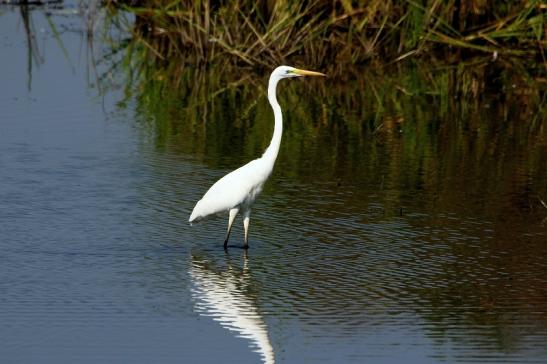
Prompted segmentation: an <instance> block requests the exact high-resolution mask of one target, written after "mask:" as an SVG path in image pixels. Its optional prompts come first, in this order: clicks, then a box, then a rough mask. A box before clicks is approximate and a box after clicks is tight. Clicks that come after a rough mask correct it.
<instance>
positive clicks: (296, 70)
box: [293, 68, 326, 77]
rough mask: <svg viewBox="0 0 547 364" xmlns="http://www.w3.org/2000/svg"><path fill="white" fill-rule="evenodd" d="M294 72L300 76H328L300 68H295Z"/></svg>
mask: <svg viewBox="0 0 547 364" xmlns="http://www.w3.org/2000/svg"><path fill="white" fill-rule="evenodd" d="M293 72H294V73H296V74H297V75H300V76H323V77H324V76H326V75H325V74H324V73H321V72H314V71H306V70H300V69H298V68H295V69H294V70H293Z"/></svg>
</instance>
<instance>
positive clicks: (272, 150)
mask: <svg viewBox="0 0 547 364" xmlns="http://www.w3.org/2000/svg"><path fill="white" fill-rule="evenodd" d="M300 76H325V75H324V74H323V73H319V72H313V71H306V70H301V69H298V68H294V67H289V66H279V67H277V68H276V69H275V70H274V71H273V72H272V74H271V75H270V81H269V84H268V101H270V105H271V106H272V109H273V113H274V119H275V126H274V132H273V137H272V140H271V142H270V145H269V146H268V148H267V149H266V151H265V152H264V154H262V157H260V158H258V159H255V160H253V161H251V162H249V163H247V164H245V165H244V166H242V167H239V168H238V169H236V170H235V171H233V172H230V173H228V174H227V175H225V176H224V177H222V178H221V179H219V180H218V181H217V182H216V183H215V184H214V185H213V186H211V188H209V190H208V191H207V192H206V193H205V195H204V196H203V197H202V198H201V200H199V201H198V202H197V203H196V206H195V207H194V210H193V211H192V214H191V215H190V219H189V221H190V222H194V221H199V220H201V219H203V218H205V217H207V216H210V215H214V214H218V213H220V212H224V211H229V217H228V231H227V232H226V239H225V240H224V249H226V248H227V247H228V239H229V237H230V230H231V229H232V224H233V222H234V219H235V217H236V215H237V214H238V212H239V211H241V212H242V213H243V227H244V229H245V243H244V245H243V248H245V249H247V248H248V247H249V217H250V215H251V206H252V205H253V203H254V201H255V199H256V198H257V196H258V195H259V194H260V192H261V191H262V186H263V185H264V182H266V180H267V179H268V177H269V176H270V174H271V173H272V170H273V166H274V163H275V160H276V158H277V153H278V152H279V145H280V144H281V134H282V131H283V116H282V114H281V107H280V106H279V103H278V102H277V97H276V88H277V83H278V82H279V81H280V80H281V79H283V78H290V77H300Z"/></svg>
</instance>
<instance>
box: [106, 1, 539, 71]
mask: <svg viewBox="0 0 547 364" xmlns="http://www.w3.org/2000/svg"><path fill="white" fill-rule="evenodd" d="M106 3H107V4H109V5H110V7H111V8H112V9H123V10H124V11H127V12H129V13H131V14H134V15H135V18H136V21H135V28H134V31H135V33H136V34H138V35H139V36H140V37H142V41H143V42H145V43H146V42H150V41H151V40H152V39H154V43H156V45H158V44H160V45H161V46H159V47H156V46H152V47H151V48H152V49H154V50H155V52H154V56H156V57H158V58H159V59H168V58H170V57H173V56H175V55H176V56H177V57H181V58H183V59H185V61H186V62H191V63H210V64H224V65H225V64H227V63H228V64H232V65H238V66H250V67H253V68H256V67H261V66H262V67H266V68H268V69H269V68H271V67H272V66H274V65H278V64H281V63H284V62H288V61H291V62H292V63H302V64H307V65H314V66H316V67H322V68H323V69H324V68H325V67H329V68H331V69H332V70H331V71H337V70H338V69H340V67H343V66H345V65H348V64H360V63H364V62H369V61H371V60H377V61H381V62H383V63H385V62H398V61H401V60H403V59H405V58H408V57H420V58H424V57H426V58H428V59H435V60H437V59H442V60H444V61H447V62H459V61H461V60H462V59H467V58H470V57H472V56H475V55H477V54H485V53H486V54H489V55H490V56H492V57H504V56H513V57H520V58H522V59H527V60H528V61H529V62H530V63H539V64H542V67H543V68H545V67H547V62H546V55H545V48H546V45H547V40H546V37H547V28H546V18H547V5H546V4H545V3H543V2H541V1H539V0H524V1H523V0H517V1H503V2H502V1H495V0H447V1H440V0H406V1H394V0H368V1H364V0H361V1H344V0H339V1H336V0H334V1H326V0H316V1H291V0H280V1H269V0H256V1H250V0H249V1H245V0H238V1H208V0H207V1H188V0H140V1H135V0H134V1H130V0H129V1H124V0H107V1H106Z"/></svg>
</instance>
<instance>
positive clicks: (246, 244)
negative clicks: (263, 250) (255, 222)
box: [243, 214, 249, 249]
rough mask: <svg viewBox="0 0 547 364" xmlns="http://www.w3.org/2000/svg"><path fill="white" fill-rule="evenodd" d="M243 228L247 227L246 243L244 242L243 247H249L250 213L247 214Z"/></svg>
mask: <svg viewBox="0 0 547 364" xmlns="http://www.w3.org/2000/svg"><path fill="white" fill-rule="evenodd" d="M243 228H244V229H245V243H244V244H243V249H249V215H248V214H245V218H244V219H243Z"/></svg>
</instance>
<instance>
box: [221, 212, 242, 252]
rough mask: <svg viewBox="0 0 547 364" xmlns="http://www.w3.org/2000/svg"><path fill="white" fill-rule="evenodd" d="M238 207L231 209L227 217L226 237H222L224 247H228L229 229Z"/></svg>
mask: <svg viewBox="0 0 547 364" xmlns="http://www.w3.org/2000/svg"><path fill="white" fill-rule="evenodd" d="M238 211H239V209H237V208H235V209H231V210H230V216H229V217H228V231H227V232H226V239H224V249H228V239H229V238H230V231H231V230H232V224H233V223H234V220H235V218H236V215H237V213H238Z"/></svg>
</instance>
